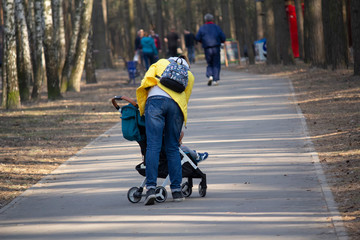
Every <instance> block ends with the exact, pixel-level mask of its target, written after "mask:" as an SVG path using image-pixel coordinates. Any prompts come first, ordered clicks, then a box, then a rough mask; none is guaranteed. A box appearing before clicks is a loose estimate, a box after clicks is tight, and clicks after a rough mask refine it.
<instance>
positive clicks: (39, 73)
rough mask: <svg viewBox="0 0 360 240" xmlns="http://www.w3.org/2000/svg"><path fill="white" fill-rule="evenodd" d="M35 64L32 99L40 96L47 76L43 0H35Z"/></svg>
mask: <svg viewBox="0 0 360 240" xmlns="http://www.w3.org/2000/svg"><path fill="white" fill-rule="evenodd" d="M34 10H35V33H36V36H35V43H36V44H35V61H34V62H35V65H34V86H33V90H32V93H31V97H32V99H35V100H36V99H39V98H40V91H41V87H42V85H43V82H44V79H45V78H46V72H45V71H46V70H45V68H46V66H45V61H44V57H43V56H44V46H43V34H44V32H43V25H42V20H43V17H42V12H43V9H42V0H35V6H34Z"/></svg>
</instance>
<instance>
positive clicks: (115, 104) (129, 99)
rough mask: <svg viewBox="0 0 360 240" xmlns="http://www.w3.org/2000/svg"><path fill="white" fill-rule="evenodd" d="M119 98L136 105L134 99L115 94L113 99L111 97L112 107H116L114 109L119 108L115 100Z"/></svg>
mask: <svg viewBox="0 0 360 240" xmlns="http://www.w3.org/2000/svg"><path fill="white" fill-rule="evenodd" d="M120 100H125V101H127V102H129V103H131V104H132V105H133V106H134V107H137V106H138V105H137V103H136V102H135V100H134V99H131V98H129V97H126V96H115V97H113V99H111V102H112V104H113V105H114V107H115V108H116V110H119V109H120V106H119V105H118V104H117V102H116V101H120Z"/></svg>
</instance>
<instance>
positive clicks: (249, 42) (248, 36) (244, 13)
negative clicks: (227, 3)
mask: <svg viewBox="0 0 360 240" xmlns="http://www.w3.org/2000/svg"><path fill="white" fill-rule="evenodd" d="M239 2H240V4H241V6H242V7H241V8H240V17H241V18H242V20H241V22H242V23H243V24H244V36H245V45H246V47H247V53H248V56H249V64H255V56H254V51H253V42H254V41H253V40H254V39H252V31H251V28H250V13H249V7H250V2H249V0H239Z"/></svg>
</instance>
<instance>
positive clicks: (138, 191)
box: [112, 96, 208, 203]
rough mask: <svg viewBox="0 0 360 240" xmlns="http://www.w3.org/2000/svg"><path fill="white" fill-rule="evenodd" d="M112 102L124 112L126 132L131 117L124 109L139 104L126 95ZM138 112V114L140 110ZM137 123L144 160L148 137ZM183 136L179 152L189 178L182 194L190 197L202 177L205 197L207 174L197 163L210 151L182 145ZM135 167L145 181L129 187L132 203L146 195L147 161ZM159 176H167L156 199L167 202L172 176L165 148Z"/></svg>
mask: <svg viewBox="0 0 360 240" xmlns="http://www.w3.org/2000/svg"><path fill="white" fill-rule="evenodd" d="M117 100H125V101H128V102H129V104H128V105H126V106H123V107H122V108H120V107H119V106H118V104H117V102H116V101H117ZM112 103H113V105H114V107H115V108H116V109H117V110H119V111H120V113H121V114H122V116H121V118H122V129H123V134H124V130H125V128H126V127H127V126H126V125H125V123H126V121H124V120H125V119H130V118H128V116H124V113H125V112H124V111H123V109H126V107H131V108H134V107H136V109H137V104H136V102H135V101H134V100H132V99H130V98H128V97H125V96H115V97H114V98H113V99H112ZM130 105H132V106H130ZM136 114H138V111H137V113H136ZM135 119H136V117H134V121H137V120H135ZM137 122H138V121H137ZM136 125H137V126H138V128H139V129H138V132H139V133H140V134H141V135H142V136H141V137H139V138H137V139H136V141H137V142H138V144H139V146H140V149H141V154H142V156H143V160H144V159H145V154H146V137H145V136H144V135H145V127H144V126H142V124H136ZM124 137H125V136H124ZM182 137H183V132H182V134H181V137H180V139H179V154H180V158H181V165H182V176H183V178H187V180H186V181H185V182H184V183H183V184H182V185H181V191H182V194H183V196H184V197H190V195H191V194H192V187H193V179H194V178H200V179H201V181H200V184H199V194H200V196H201V197H205V195H206V189H207V184H206V174H204V173H203V172H202V171H201V170H200V169H199V167H198V166H197V165H198V163H199V162H201V161H203V160H205V159H206V158H207V157H208V153H207V152H204V153H197V152H196V151H194V150H191V149H190V148H189V147H187V146H184V145H182V144H181V143H182ZM131 139H132V138H131ZM134 140H135V139H134ZM135 169H136V170H137V171H138V173H139V174H140V175H142V176H144V177H145V179H144V180H143V182H142V183H141V185H140V186H139V187H132V188H130V189H129V191H128V193H127V197H128V200H129V201H130V202H132V203H137V202H139V201H140V200H141V198H142V197H143V196H145V194H143V190H144V187H145V183H146V174H145V169H146V166H145V162H144V161H143V162H141V163H140V164H138V165H136V167H135ZM158 178H165V180H164V182H163V184H162V185H161V186H157V187H156V189H155V194H156V198H155V201H156V202H159V203H161V202H165V201H166V199H167V190H166V189H165V187H166V186H167V185H168V184H169V182H170V177H169V175H168V169H167V160H166V154H165V151H163V150H161V152H160V159H159V167H158Z"/></svg>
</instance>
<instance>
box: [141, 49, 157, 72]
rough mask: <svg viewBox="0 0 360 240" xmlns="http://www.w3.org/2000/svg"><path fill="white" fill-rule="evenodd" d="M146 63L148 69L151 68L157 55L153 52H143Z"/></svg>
mask: <svg viewBox="0 0 360 240" xmlns="http://www.w3.org/2000/svg"><path fill="white" fill-rule="evenodd" d="M143 58H144V64H145V69H146V71H147V70H148V69H149V67H150V65H151V64H153V63H155V56H154V54H153V53H143Z"/></svg>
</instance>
